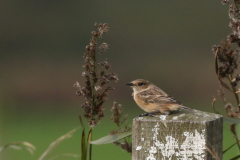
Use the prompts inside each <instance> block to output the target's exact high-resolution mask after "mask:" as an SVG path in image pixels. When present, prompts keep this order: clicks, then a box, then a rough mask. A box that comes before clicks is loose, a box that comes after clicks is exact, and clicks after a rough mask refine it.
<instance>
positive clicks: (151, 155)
mask: <svg viewBox="0 0 240 160" xmlns="http://www.w3.org/2000/svg"><path fill="white" fill-rule="evenodd" d="M222 140H223V118H222V116H221V115H218V114H213V113H207V112H202V111H198V110H193V111H188V110H185V109H181V110H180V111H179V112H176V113H174V114H170V115H156V116H154V117H138V118H135V119H134V120H133V130H132V142H133V143H132V144H133V148H132V160H211V159H219V160H221V159H222ZM209 151H210V152H212V153H210V152H209Z"/></svg>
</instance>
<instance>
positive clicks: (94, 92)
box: [74, 23, 119, 128]
mask: <svg viewBox="0 0 240 160" xmlns="http://www.w3.org/2000/svg"><path fill="white" fill-rule="evenodd" d="M108 30H109V27H108V25H107V24H106V23H104V24H102V23H100V24H97V23H96V24H95V31H93V32H92V39H91V40H90V44H89V45H87V46H86V52H85V53H84V56H83V58H84V59H85V64H84V65H83V67H84V68H85V71H84V72H82V76H84V77H85V86H84V87H82V86H80V84H79V82H76V83H75V84H74V86H75V87H77V94H78V95H79V96H84V98H85V100H86V101H85V102H84V103H83V105H81V106H82V108H83V109H84V117H85V118H87V119H88V123H89V126H90V127H91V128H93V127H94V125H96V124H98V123H99V121H100V120H101V118H103V117H104V113H103V110H104V109H105V108H104V107H102V105H103V103H104V102H105V101H106V99H107V96H108V92H109V91H111V90H113V89H114V88H113V87H105V85H106V84H108V83H109V82H110V81H115V82H117V81H118V80H119V79H118V76H117V74H116V73H108V70H109V69H110V67H111V65H110V64H109V62H108V61H107V60H106V61H103V62H99V63H98V62H97V53H99V54H102V53H103V52H104V51H106V50H107V49H108V44H107V43H101V44H100V45H99V46H98V45H97V40H98V39H99V38H101V37H102V35H103V34H104V33H107V32H108ZM97 69H98V70H97Z"/></svg>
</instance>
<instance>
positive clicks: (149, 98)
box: [138, 89, 181, 104]
mask: <svg viewBox="0 0 240 160" xmlns="http://www.w3.org/2000/svg"><path fill="white" fill-rule="evenodd" d="M138 98H140V99H142V100H144V101H145V103H159V104H166V103H168V104H169V103H175V104H181V103H180V102H178V101H177V100H176V99H174V98H173V97H171V96H169V95H167V94H166V93H164V95H163V94H162V92H158V91H157V90H154V89H149V90H146V91H143V92H140V93H138Z"/></svg>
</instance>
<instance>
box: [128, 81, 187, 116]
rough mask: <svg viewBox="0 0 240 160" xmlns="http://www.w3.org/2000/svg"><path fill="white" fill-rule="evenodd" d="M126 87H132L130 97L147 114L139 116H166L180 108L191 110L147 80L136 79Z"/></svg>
mask: <svg viewBox="0 0 240 160" xmlns="http://www.w3.org/2000/svg"><path fill="white" fill-rule="evenodd" d="M127 85H129V86H131V87H132V89H133V94H132V96H133V98H134V100H135V102H136V103H137V105H138V106H139V107H140V108H142V109H143V110H144V111H146V112H147V113H145V114H142V115H140V116H148V115H152V114H154V113H161V114H167V115H168V114H170V112H171V111H177V110H178V109H180V108H185V109H188V110H192V109H191V108H188V107H185V106H183V105H182V104H181V103H180V102H178V101H176V100H175V99H174V98H173V97H171V96H169V95H168V94H166V93H165V92H164V91H162V90H161V89H160V88H158V87H157V86H155V85H154V84H152V83H151V82H149V81H147V80H144V79H137V80H134V81H132V82H130V83H127Z"/></svg>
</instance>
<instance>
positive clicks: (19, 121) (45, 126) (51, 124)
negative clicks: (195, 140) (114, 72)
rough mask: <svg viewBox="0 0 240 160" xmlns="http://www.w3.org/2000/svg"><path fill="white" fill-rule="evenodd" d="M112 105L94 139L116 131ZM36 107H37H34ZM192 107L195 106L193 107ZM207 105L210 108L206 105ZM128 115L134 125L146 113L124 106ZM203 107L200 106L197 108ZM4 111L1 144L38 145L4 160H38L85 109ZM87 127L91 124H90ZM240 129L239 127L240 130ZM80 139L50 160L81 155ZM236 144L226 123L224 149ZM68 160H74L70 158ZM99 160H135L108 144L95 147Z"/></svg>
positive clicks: (7, 152) (61, 148) (53, 107)
mask: <svg viewBox="0 0 240 160" xmlns="http://www.w3.org/2000/svg"><path fill="white" fill-rule="evenodd" d="M111 105H112V104H111V103H109V102H108V103H107V104H106V106H109V107H107V108H106V113H107V115H106V117H105V118H104V119H103V121H101V123H100V124H99V125H97V126H96V127H95V128H94V132H93V139H94V140H96V139H98V138H101V137H103V136H105V135H107V134H108V133H109V131H110V130H114V129H116V126H115V125H114V124H113V123H111V122H110V111H109V110H110V107H111ZM33 106H34V107H33ZM191 106H192V105H191ZM205 106H207V105H205ZM17 107H18V108H19V107H21V108H22V109H23V110H24V109H25V110H26V108H28V109H27V110H28V112H27V113H24V112H23V114H21V115H19V114H15V113H14V112H12V111H13V110H15V109H16V108H17ZM66 107H68V110H59V109H60V108H66ZM123 107H124V110H125V111H124V112H125V113H128V114H129V118H128V123H130V124H131V123H132V119H133V118H134V117H136V116H137V115H139V114H140V113H142V111H141V110H140V109H139V108H135V107H137V106H136V105H134V106H133V107H134V108H135V110H136V111H135V112H132V109H131V108H130V107H129V105H128V104H123ZM195 107H198V108H199V107H200V106H198V105H197V106H195ZM0 108H1V113H2V114H1V115H2V116H1V118H0V120H1V142H0V145H1V146H2V145H3V144H6V143H9V142H14V141H28V142H30V143H32V144H34V145H35V147H36V148H37V149H36V152H35V153H34V155H33V156H32V155H30V154H29V152H28V151H26V150H21V151H18V150H14V149H11V148H9V149H6V150H5V151H3V153H2V155H1V157H0V159H3V160H5V159H6V160H15V159H17V160H26V159H27V160H37V159H38V158H39V156H40V155H41V154H42V153H43V152H44V151H45V150H46V149H47V148H48V146H49V145H50V143H52V142H53V141H54V140H56V139H57V138H58V137H60V136H61V135H63V134H65V133H67V132H68V131H70V130H72V129H73V128H75V127H76V126H79V124H80V122H79V119H78V114H79V113H81V108H79V107H78V104H77V103H76V104H74V103H73V104H71V105H67V104H62V105H60V104H57V105H54V104H51V105H49V106H48V105H44V108H49V110H48V111H45V110H43V109H41V108H42V107H41V106H39V104H35V105H33V104H32V105H26V106H5V107H3V105H1V106H0ZM204 109H205V110H209V111H211V108H203V110H204ZM86 126H87V124H86ZM237 130H239V127H238V129H237ZM80 140H81V131H80V130H78V131H77V132H76V133H74V135H73V137H71V138H70V139H68V140H66V141H63V142H62V143H61V144H60V145H59V146H57V147H56V148H55V149H54V150H53V151H52V152H51V153H50V154H49V155H48V156H47V158H46V159H48V158H50V157H52V156H55V155H58V154H62V153H74V154H80ZM234 142H235V141H234V139H233V136H232V134H231V132H230V131H229V126H228V125H227V124H224V141H223V144H224V145H223V148H224V149H225V148H227V147H229V146H230V145H231V144H233V143H234ZM237 153H238V149H237V147H236V146H235V147H233V149H231V150H229V151H228V152H227V153H226V154H225V155H224V159H229V158H231V157H234V156H235V155H236V154H237ZM63 159H66V157H61V158H59V160H63ZM68 159H74V158H71V157H69V158H68ZM96 159H114V160H122V159H131V155H130V154H128V153H126V152H125V151H123V150H121V149H120V148H118V147H116V146H115V145H113V144H105V145H94V146H93V160H96Z"/></svg>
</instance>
